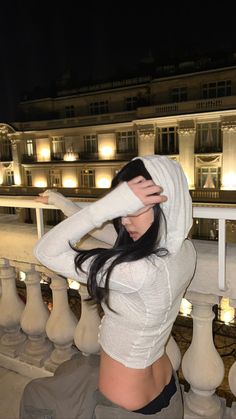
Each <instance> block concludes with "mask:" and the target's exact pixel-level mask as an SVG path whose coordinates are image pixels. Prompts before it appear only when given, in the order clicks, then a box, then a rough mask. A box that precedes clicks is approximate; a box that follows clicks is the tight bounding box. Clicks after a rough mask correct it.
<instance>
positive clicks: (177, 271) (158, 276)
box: [34, 155, 196, 368]
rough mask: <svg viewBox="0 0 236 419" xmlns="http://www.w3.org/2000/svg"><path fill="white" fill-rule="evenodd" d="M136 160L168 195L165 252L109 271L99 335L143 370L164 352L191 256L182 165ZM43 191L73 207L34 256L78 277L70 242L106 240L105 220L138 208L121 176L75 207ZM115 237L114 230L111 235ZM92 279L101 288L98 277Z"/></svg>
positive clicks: (118, 356)
mask: <svg viewBox="0 0 236 419" xmlns="http://www.w3.org/2000/svg"><path fill="white" fill-rule="evenodd" d="M139 158H141V160H142V161H143V162H144V164H145V167H146V168H147V170H148V171H149V173H150V175H151V176H152V178H153V180H154V182H155V183H157V184H159V185H161V186H162V187H163V189H164V194H165V195H166V196H167V197H168V201H167V202H165V203H164V204H161V206H162V209H163V212H164V214H165V217H166V221H167V234H166V235H163V237H162V239H161V245H162V246H164V247H166V248H167V249H168V251H169V253H168V255H167V256H164V257H158V256H156V255H152V256H150V257H148V258H144V259H140V260H138V261H134V262H124V263H122V264H120V265H117V266H116V267H115V268H114V269H113V271H112V275H111V277H110V283H109V288H110V296H109V298H110V300H109V301H110V305H111V307H112V308H113V309H114V311H111V310H109V309H108V307H107V306H106V305H105V304H103V303H102V307H103V310H104V316H103V319H102V322H101V326H100V333H99V337H98V338H99V342H100V344H101V347H102V348H103V350H104V351H105V352H106V353H107V354H108V355H110V356H111V357H112V358H113V359H115V360H117V361H119V362H121V363H122V364H123V365H125V366H127V367H130V368H145V367H147V366H148V365H151V364H152V363H153V362H154V361H155V360H157V359H158V358H160V357H161V356H162V355H163V353H164V351H165V345H166V342H167V340H168V338H169V336H170V333H171V329H172V326H173V323H174V321H175V319H176V317H177V315H178V312H179V307H180V303H181V300H182V297H183V295H184V292H185V290H186V287H187V286H188V285H189V283H190V281H191V278H192V276H193V273H194V269H195V261H196V253H195V250H194V248H193V245H192V243H191V242H190V241H189V240H185V239H186V238H187V236H188V233H189V230H190V228H191V225H192V205H191V197H190V194H189V191H188V186H187V182H186V178H185V175H184V173H183V171H182V169H181V166H180V165H179V164H178V163H177V162H174V161H172V160H169V159H168V158H167V157H164V156H157V155H155V156H148V157H139ZM45 194H46V195H48V196H49V202H50V203H54V204H55V205H57V206H59V208H61V209H62V210H63V211H64V212H65V214H66V213H67V215H68V213H71V214H72V213H73V211H74V214H73V215H71V216H70V217H69V218H68V219H66V220H64V221H62V222H61V223H59V224H58V225H57V226H55V227H54V228H52V229H51V230H50V231H49V232H48V233H46V234H45V235H44V236H43V237H42V238H41V239H40V240H39V241H38V243H37V244H36V246H35V249H34V253H35V256H36V258H38V260H39V261H40V262H41V263H42V264H43V265H45V266H47V267H48V268H49V269H51V270H53V271H55V272H57V273H59V274H61V275H63V276H65V277H67V278H71V279H74V280H77V281H79V282H83V283H86V281H87V275H86V274H84V273H82V272H81V273H77V272H76V270H75V265H74V257H75V255H76V252H75V251H74V250H72V249H71V247H70V245H69V241H70V242H71V243H72V244H75V243H77V242H78V241H79V240H80V239H82V238H83V237H84V236H85V235H86V234H87V233H91V234H92V235H94V236H95V237H96V238H99V235H100V234H101V239H102V240H103V241H104V242H108V243H109V242H110V241H111V239H110V240H106V234H107V231H108V234H109V237H111V230H112V229H113V227H111V224H110V225H109V224H108V225H105V227H102V226H103V225H104V223H105V224H106V222H107V221H109V220H112V219H114V218H116V217H119V216H127V215H128V214H132V213H134V212H136V211H138V210H139V209H141V208H142V207H143V203H142V202H141V201H140V200H139V198H137V197H136V195H134V193H133V192H132V190H131V189H130V188H129V186H128V184H127V183H126V182H123V183H122V184H120V185H119V186H118V187H116V188H115V189H114V190H112V191H111V192H109V193H108V194H107V195H106V196H105V197H103V198H101V199H99V200H98V201H96V202H94V203H92V204H90V205H89V206H86V207H85V208H83V209H81V210H79V208H78V206H77V205H76V204H75V203H71V202H70V201H68V200H67V199H66V198H64V197H62V196H60V194H55V193H51V192H46V193H45ZM60 204H61V205H60ZM96 228H97V231H96ZM113 232H114V229H113ZM96 234H97V235H96ZM114 237H115V235H114V234H113V237H112V240H113V239H114ZM89 263H90V260H87V261H86V262H85V263H84V264H83V268H85V270H86V269H87V268H88V267H89ZM97 280H98V283H99V285H100V286H102V285H103V283H102V279H101V275H98V276H97Z"/></svg>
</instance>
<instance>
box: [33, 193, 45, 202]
mask: <svg viewBox="0 0 236 419" xmlns="http://www.w3.org/2000/svg"><path fill="white" fill-rule="evenodd" d="M35 201H36V202H41V204H48V196H44V194H43V193H40V194H39V196H37V198H35Z"/></svg>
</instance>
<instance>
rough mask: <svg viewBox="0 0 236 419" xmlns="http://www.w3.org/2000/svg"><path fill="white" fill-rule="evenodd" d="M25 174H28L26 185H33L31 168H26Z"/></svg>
mask: <svg viewBox="0 0 236 419" xmlns="http://www.w3.org/2000/svg"><path fill="white" fill-rule="evenodd" d="M25 175H26V185H27V186H32V172H31V170H26V172H25Z"/></svg>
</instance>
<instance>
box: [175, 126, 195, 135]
mask: <svg viewBox="0 0 236 419" xmlns="http://www.w3.org/2000/svg"><path fill="white" fill-rule="evenodd" d="M177 131H178V134H179V135H183V136H185V137H186V136H188V135H195V133H196V129H195V128H189V127H186V128H178V130H177Z"/></svg>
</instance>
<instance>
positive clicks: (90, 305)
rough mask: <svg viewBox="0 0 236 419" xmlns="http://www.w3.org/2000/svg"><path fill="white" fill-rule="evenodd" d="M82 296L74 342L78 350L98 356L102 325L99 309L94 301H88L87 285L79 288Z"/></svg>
mask: <svg viewBox="0 0 236 419" xmlns="http://www.w3.org/2000/svg"><path fill="white" fill-rule="evenodd" d="M79 294H80V296H81V316H80V320H79V322H78V325H77V326H76V329H75V334H74V341H75V344H76V346H77V348H78V349H79V350H80V351H81V352H83V353H84V354H96V353H98V352H99V351H100V345H99V343H98V333H99V325H100V323H101V319H100V316H99V314H98V307H97V304H95V303H94V302H92V301H86V299H87V298H88V296H89V295H88V291H87V286H86V285H81V284H80V288H79Z"/></svg>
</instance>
